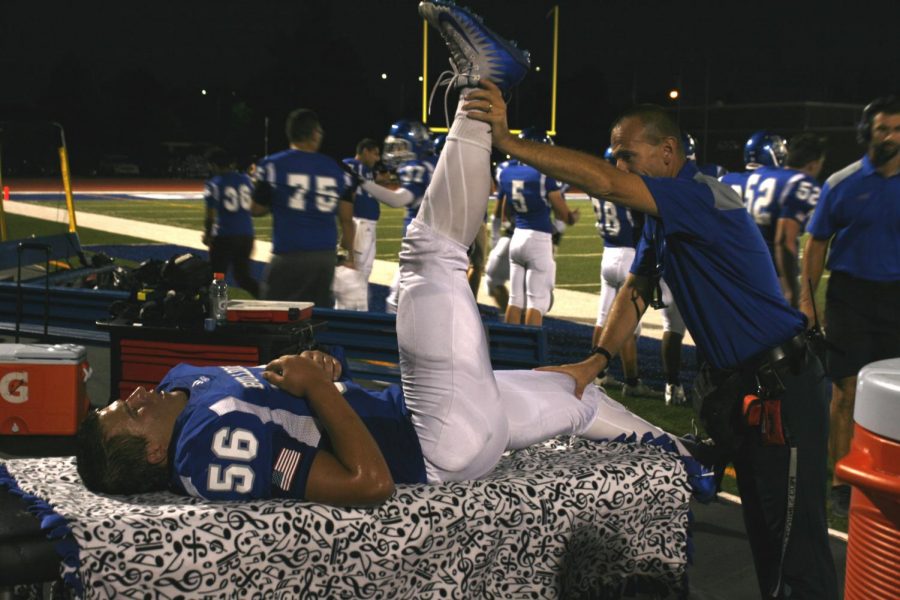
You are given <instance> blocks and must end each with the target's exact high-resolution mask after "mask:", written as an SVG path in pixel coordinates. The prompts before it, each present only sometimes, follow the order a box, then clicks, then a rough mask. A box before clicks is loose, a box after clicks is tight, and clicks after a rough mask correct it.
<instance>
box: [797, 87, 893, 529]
mask: <svg viewBox="0 0 900 600" xmlns="http://www.w3.org/2000/svg"><path fill="white" fill-rule="evenodd" d="M859 141H860V142H862V143H864V144H866V146H867V152H866V154H865V156H863V157H862V158H861V159H860V160H858V161H856V162H855V163H853V164H851V165H849V166H847V167H846V168H844V169H842V170H840V171H838V172H837V173H835V174H834V175H832V176H831V177H830V178H829V179H828V181H826V182H825V187H823V188H822V199H821V200H820V201H819V205H818V207H817V208H816V211H815V212H814V213H813V217H812V219H811V220H810V222H809V226H808V228H807V230H808V231H809V233H810V234H811V235H810V237H809V239H808V240H807V242H806V249H805V251H804V258H803V275H802V278H801V282H802V292H801V295H800V310H802V311H803V312H804V313H806V315H807V317H809V318H812V315H813V303H812V297H813V295H814V293H815V290H816V287H817V286H818V284H819V280H820V279H821V277H822V271H823V269H824V267H825V255H826V252H827V250H828V244H829V242H830V243H831V251H830V252H828V265H827V266H828V268H829V269H830V270H831V278H830V279H829V282H828V290H827V294H826V299H827V301H826V306H825V315H826V318H825V321H826V330H825V334H826V337H827V338H828V340H829V342H831V343H830V344H829V347H830V348H833V349H834V350H830V351H829V353H828V360H827V362H828V374H829V375H830V376H831V379H832V381H833V382H834V384H833V388H832V396H831V444H830V445H829V452H830V453H831V458H832V460H834V461H837V460H840V459H841V458H843V457H844V455H845V454H847V452H848V451H849V450H850V440H851V438H852V437H853V405H854V402H855V400H856V374H857V373H858V372H859V370H860V369H861V368H862V367H863V366H865V365H867V364H868V363H870V362H874V361H876V360H882V359H885V358H893V357H897V356H900V99H898V98H895V97H887V98H880V99H878V100H876V101H874V102H872V103H871V104H869V106H867V107H866V109H865V110H864V111H863V118H862V121H861V123H860V127H859ZM809 283H811V284H812V289H810V285H809ZM832 485H833V487H832V490H831V504H832V511H833V512H837V513H838V514H844V515H846V514H847V510H848V509H849V505H850V486H848V485H841V483H840V481H838V480H837V479H835V480H833V481H832Z"/></svg>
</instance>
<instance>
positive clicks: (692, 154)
mask: <svg viewBox="0 0 900 600" xmlns="http://www.w3.org/2000/svg"><path fill="white" fill-rule="evenodd" d="M681 144H682V145H683V146H684V157H685V158H686V159H688V160H693V161H695V162H696V161H697V141H696V140H695V139H694V136H692V135H691V134H689V133H688V132H687V131H682V132H681Z"/></svg>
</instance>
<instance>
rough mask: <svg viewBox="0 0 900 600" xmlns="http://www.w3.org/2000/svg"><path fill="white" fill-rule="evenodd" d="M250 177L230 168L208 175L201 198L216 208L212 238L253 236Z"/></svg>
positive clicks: (207, 204) (209, 205)
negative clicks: (228, 171) (220, 172)
mask: <svg viewBox="0 0 900 600" xmlns="http://www.w3.org/2000/svg"><path fill="white" fill-rule="evenodd" d="M252 190H253V184H252V182H251V181H250V176H249V175H247V174H245V173H239V172H237V171H233V172H231V173H225V174H223V175H216V176H215V177H211V178H210V179H209V180H208V181H207V182H206V184H205V185H204V188H203V200H204V201H205V202H206V206H207V207H208V208H212V209H214V210H215V211H216V220H215V223H213V226H212V231H211V232H210V233H211V234H212V236H213V237H220V236H230V235H249V236H252V235H253V219H252V217H251V216H250V203H251V192H252Z"/></svg>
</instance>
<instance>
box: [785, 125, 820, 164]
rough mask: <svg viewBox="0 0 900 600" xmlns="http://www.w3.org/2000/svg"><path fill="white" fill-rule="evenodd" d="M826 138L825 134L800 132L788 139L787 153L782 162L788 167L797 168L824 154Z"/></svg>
mask: <svg viewBox="0 0 900 600" xmlns="http://www.w3.org/2000/svg"><path fill="white" fill-rule="evenodd" d="M827 142H828V140H827V139H826V138H825V136H821V135H818V134H816V133H810V132H806V133H801V134H799V135H795V136H794V137H792V138H791V139H790V140H788V145H787V146H788V153H787V158H786V159H785V160H784V164H785V165H786V166H788V167H793V168H795V169H799V168H800V167H803V166H806V165H808V164H809V163H811V162H812V161H814V160H819V159H820V158H822V157H823V156H825V144H826V143H827Z"/></svg>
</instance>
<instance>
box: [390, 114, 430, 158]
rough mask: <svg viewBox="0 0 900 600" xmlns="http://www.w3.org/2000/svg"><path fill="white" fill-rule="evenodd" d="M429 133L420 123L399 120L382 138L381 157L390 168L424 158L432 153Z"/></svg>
mask: <svg viewBox="0 0 900 600" xmlns="http://www.w3.org/2000/svg"><path fill="white" fill-rule="evenodd" d="M433 150H434V148H433V146H432V145H431V132H429V131H428V128H427V127H425V125H423V124H422V123H421V122H420V121H411V120H409V119H400V120H399V121H397V122H396V123H394V124H393V125H391V129H390V131H389V132H388V135H387V137H386V138H384V150H382V152H381V155H382V157H383V159H384V162H385V163H387V165H388V166H390V167H396V166H397V165H399V164H401V163H404V162H406V161H408V160H415V159H417V158H418V159H421V158H425V157H426V156H428V155H430V154H431V153H432V152H433Z"/></svg>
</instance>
